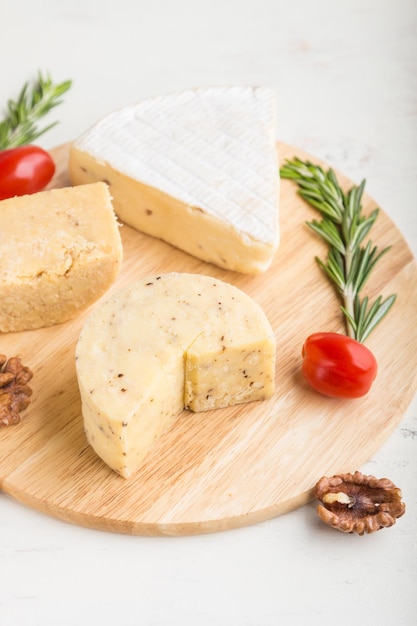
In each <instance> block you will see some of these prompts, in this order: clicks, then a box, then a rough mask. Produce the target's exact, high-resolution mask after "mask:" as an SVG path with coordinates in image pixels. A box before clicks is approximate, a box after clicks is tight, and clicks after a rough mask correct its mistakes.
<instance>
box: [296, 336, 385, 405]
mask: <svg viewBox="0 0 417 626" xmlns="http://www.w3.org/2000/svg"><path fill="white" fill-rule="evenodd" d="M302 356H303V365H302V372H303V375H304V378H305V379H306V380H307V382H308V383H310V385H311V386H312V387H313V389H315V390H316V391H319V392H320V393H322V394H323V395H325V396H330V397H332V398H360V397H362V396H364V395H365V394H367V393H368V391H369V389H370V388H371V385H372V383H373V381H374V380H375V377H376V374H377V371H378V366H377V362H376V359H375V357H374V355H373V354H372V352H371V351H370V350H369V349H368V348H367V347H366V346H364V345H363V344H362V343H359V341H356V340H355V339H351V338H350V337H347V336H346V335H340V334H339V333H314V334H313V335H310V337H307V339H306V341H305V342H304V345H303V349H302Z"/></svg>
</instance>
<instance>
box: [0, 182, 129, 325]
mask: <svg viewBox="0 0 417 626" xmlns="http://www.w3.org/2000/svg"><path fill="white" fill-rule="evenodd" d="M0 233H1V237H0V259H1V264H0V331H2V332H11V331H21V330H31V329H34V328H40V327H44V326H51V325H53V324H58V323H60V322H64V321H66V320H68V319H70V318H72V317H74V316H75V315H76V314H77V313H79V312H80V311H82V310H83V309H85V308H86V307H87V306H89V305H90V304H92V303H93V302H95V301H96V300H97V299H98V298H99V297H100V296H101V295H103V294H104V293H105V291H106V290H107V289H108V288H109V287H110V285H111V284H112V283H113V281H114V280H115V278H116V277H117V275H118V273H119V269H120V266H121V262H122V244H121V239H120V233H119V227H118V224H117V220H116V217H115V215H114V211H113V206H112V203H111V197H110V194H109V191H108V187H107V185H105V184H104V183H101V182H99V183H93V184H90V185H81V186H79V187H76V188H73V187H68V188H64V189H54V190H51V191H42V192H39V193H36V194H33V195H28V196H20V197H16V198H10V199H8V200H3V201H2V202H0Z"/></svg>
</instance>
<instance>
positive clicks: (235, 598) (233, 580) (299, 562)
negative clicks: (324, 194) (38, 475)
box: [0, 0, 417, 626]
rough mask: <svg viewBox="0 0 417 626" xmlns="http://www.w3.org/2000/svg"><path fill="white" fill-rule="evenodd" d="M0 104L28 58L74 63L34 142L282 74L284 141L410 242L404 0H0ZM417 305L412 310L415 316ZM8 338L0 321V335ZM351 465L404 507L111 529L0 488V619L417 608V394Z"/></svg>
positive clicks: (407, 14)
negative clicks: (333, 517) (205, 528)
mask: <svg viewBox="0 0 417 626" xmlns="http://www.w3.org/2000/svg"><path fill="white" fill-rule="evenodd" d="M0 23H1V37H0V53H1V55H0V58H1V60H2V61H1V73H0V107H2V106H3V105H4V104H5V103H6V101H7V99H8V98H15V97H16V96H17V94H18V92H19V90H20V88H21V86H22V84H23V83H24V82H25V81H27V80H29V79H31V78H33V77H34V76H35V74H36V71H37V70H38V69H41V70H45V71H46V70H48V71H50V73H51V75H52V77H53V79H54V80H55V81H56V82H59V81H63V80H65V79H67V78H71V79H73V81H74V82H73V87H72V88H71V91H70V92H69V93H68V94H66V95H65V97H64V104H63V105H61V106H60V107H59V108H58V109H56V110H55V112H54V113H52V115H51V118H50V120H51V121H52V119H59V120H60V124H59V125H58V126H57V127H55V128H54V129H53V130H51V131H50V132H49V133H48V134H47V135H45V137H44V138H43V139H42V140H39V141H38V143H40V144H41V145H43V146H44V147H45V148H50V147H53V146H54V145H57V144H60V143H63V142H66V141H69V140H71V139H73V138H75V137H76V136H77V135H79V134H80V133H81V132H83V131H84V130H85V129H86V128H87V127H88V126H89V125H90V124H92V123H94V122H95V121H96V120H97V119H98V118H99V117H101V116H102V115H103V114H105V113H107V112H109V111H111V110H113V109H115V108H118V107H120V106H123V105H125V104H130V103H131V102H135V101H137V100H140V99H142V98H145V97H148V96H152V95H157V94H163V93H166V92H170V91H177V90H180V89H182V88H187V87H192V86H207V85H213V84H235V83H236V84H239V83H244V84H260V85H265V86H270V87H272V88H273V89H275V91H276V93H277V98H278V131H277V138H278V139H280V140H281V141H284V142H287V143H290V144H292V145H295V146H298V147H299V148H302V149H304V150H307V151H308V152H310V153H312V154H314V155H316V156H318V157H320V158H322V159H324V160H326V161H327V162H328V163H329V164H330V165H332V166H333V167H335V168H336V169H339V170H341V171H343V173H344V174H346V175H347V176H349V177H350V178H351V179H353V180H354V181H355V182H360V180H362V178H366V179H367V191H368V193H369V194H370V195H371V196H372V197H373V198H375V200H376V201H377V202H378V203H379V204H380V205H381V207H382V208H383V209H384V211H385V212H386V213H388V215H389V216H390V217H391V219H392V220H393V221H394V222H395V223H396V225H397V226H398V227H399V228H400V230H401V231H402V233H403V235H404V237H405V239H406V240H407V242H408V244H409V245H410V246H411V248H412V250H413V252H414V254H415V255H416V253H417V148H416V145H417V89H416V87H417V80H416V77H417V5H416V3H415V1H414V0H395V1H394V0H392V1H389V0H352V1H348V0H342V1H339V2H336V1H335V0H314V2H313V1H311V0H310V1H309V0H300V1H293V2H290V1H288V0H286V1H285V2H284V1H283V0H210V1H206V2H199V1H198V0H194V1H192V0H176V1H172V2H170V1H169V0H163V1H158V0H113V1H112V2H110V1H109V0H72V2H65V3H61V2H57V1H56V0H37V1H36V2H35V1H34V0H11V1H7V0H0ZM415 323H417V316H416V320H415ZM0 352H1V337H0ZM358 469H361V470H362V471H364V472H367V473H372V474H374V475H376V476H378V477H382V476H387V477H389V478H391V479H392V480H393V481H394V482H395V483H396V484H397V485H398V486H400V487H401V488H402V490H403V494H404V500H405V501H406V503H407V513H406V515H405V516H404V517H403V518H402V519H400V520H399V521H398V523H397V524H396V525H395V526H394V527H393V528H391V529H387V530H382V531H380V532H378V533H375V534H373V535H369V536H365V537H357V536H351V535H343V534H342V533H338V532H336V531H333V530H331V529H329V528H327V527H326V526H324V525H323V524H321V522H319V521H318V519H317V516H316V513H315V505H314V504H313V503H312V504H311V505H307V506H304V507H302V508H301V509H298V510H296V511H293V512H291V513H289V514H287V515H285V516H282V517H279V518H276V519H273V520H270V521H267V522H264V523H261V524H258V525H256V526H251V527H248V528H242V529H237V530H231V531H227V532H223V533H218V534H213V535H203V536H198V537H182V538H146V537H130V536H123V535H115V534H110V533H105V532H100V531H95V530H90V529H85V528H79V527H76V526H72V525H70V524H67V523H64V522H61V521H59V520H56V519H54V518H50V517H48V516H46V515H43V514H41V513H38V512H36V511H33V510H30V509H28V508H27V507H25V506H23V505H21V504H19V503H17V502H15V501H13V500H12V499H11V498H10V497H9V496H7V495H6V494H4V493H2V492H0V624H1V625H2V626H26V625H27V626H29V625H30V626H37V625H39V626H49V625H51V626H52V625H53V626H67V625H68V626H69V625H71V626H72V625H77V626H83V625H84V624H86V625H87V624H88V625H89V624H94V625H95V624H98V625H100V626H101V625H102V626H107V625H110V624H123V625H129V626H130V625H135V626H136V625H146V626H148V625H149V626H154V625H155V626H162V625H164V626H165V625H171V624H173V625H177V624H178V625H181V626H229V625H236V626H273V625H277V624H283V625H284V626H292V625H293V624H297V625H298V624H309V625H313V626H314V625H319V624H320V626H327V625H329V626H330V625H333V624H338V626H344V625H347V624H352V623H355V624H369V625H374V624H375V625H378V626H385V625H386V626H388V625H391V624H395V625H396V626H412V625H413V624H416V623H417V618H416V615H417V593H416V583H417V523H416V518H417V480H416V479H417V472H416V470H417V401H416V400H414V402H413V403H412V404H411V406H410V407H409V409H408V411H407V412H406V414H405V416H404V418H403V420H402V422H401V424H400V425H399V426H398V428H397V429H396V431H395V432H394V434H393V435H392V436H391V438H390V439H389V440H388V441H387V442H386V444H385V445H384V446H383V447H382V448H381V450H380V451H379V452H378V453H377V454H376V455H375V456H374V457H373V458H372V459H370V460H369V462H368V463H366V464H365V465H364V466H363V467H362V468H358Z"/></svg>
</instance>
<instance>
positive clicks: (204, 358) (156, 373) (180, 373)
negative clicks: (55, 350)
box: [76, 273, 275, 478]
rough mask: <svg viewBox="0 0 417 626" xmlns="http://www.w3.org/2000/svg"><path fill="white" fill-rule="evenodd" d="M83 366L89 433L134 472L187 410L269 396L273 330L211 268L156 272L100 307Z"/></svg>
mask: <svg viewBox="0 0 417 626" xmlns="http://www.w3.org/2000/svg"><path fill="white" fill-rule="evenodd" d="M76 370H77V378H78V384H79V389H80V394H81V400H82V413H83V419H84V427H85V432H86V435H87V439H88V441H89V443H90V444H91V446H92V447H93V448H94V450H95V451H96V453H97V454H98V456H100V457H101V458H102V459H103V460H104V461H105V462H106V463H107V464H108V465H109V466H110V467H111V468H112V469H114V470H115V471H116V472H118V473H119V474H121V475H122V476H124V477H125V478H127V477H128V476H130V475H131V474H132V473H133V472H134V471H135V470H136V469H137V468H138V466H139V465H140V463H141V462H142V461H143V459H144V458H145V456H146V455H147V454H148V452H149V451H150V450H151V448H152V447H153V445H154V444H155V442H156V441H157V440H158V438H159V437H160V435H161V434H162V433H163V432H164V431H166V430H167V429H168V428H169V427H170V426H171V425H172V424H173V422H174V420H175V419H176V418H177V417H178V415H179V413H180V412H181V410H182V409H183V408H189V409H191V410H193V411H206V410H209V409H217V408H222V407H227V406H231V405H234V404H238V403H243V402H250V401H258V400H264V399H266V398H269V397H270V396H271V395H272V394H273V393H274V389H275V336H274V333H273V330H272V328H271V326H270V324H269V322H268V320H267V318H266V316H265V314H264V312H263V310H262V309H261V307H260V306H259V305H258V304H257V303H256V302H255V301H254V300H253V299H252V298H250V297H249V296H248V295H247V294H245V293H244V292H243V291H241V290H240V289H238V288H237V287H234V286H232V285H230V284H228V283H225V282H222V281H220V280H218V279H215V278H212V277H210V276H203V275H196V274H181V273H169V274H161V275H154V276H151V277H149V278H147V279H145V280H143V281H140V282H136V283H134V284H132V285H129V286H127V287H125V288H124V289H123V290H122V291H120V292H119V293H117V294H115V295H113V296H112V297H111V298H109V299H107V300H106V301H105V302H104V303H102V304H101V305H99V306H97V307H96V308H95V309H94V311H93V312H92V313H91V314H90V316H89V318H88V319H87V321H86V323H85V324H84V327H83V329H82V331H81V334H80V337H79V340H78V343H77V348H76ZM202 419H203V418H202Z"/></svg>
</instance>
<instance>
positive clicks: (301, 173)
mask: <svg viewBox="0 0 417 626" xmlns="http://www.w3.org/2000/svg"><path fill="white" fill-rule="evenodd" d="M280 174H281V177H282V178H288V179H291V180H293V181H295V182H296V183H297V185H298V188H299V189H298V192H299V194H300V196H301V197H302V198H304V200H306V201H307V202H308V203H309V204H310V205H311V206H313V207H314V208H316V209H317V210H318V211H319V212H320V214H321V216H322V219H321V220H320V221H319V220H316V219H313V220H312V221H311V222H307V225H308V226H309V228H311V229H312V230H313V231H314V232H315V233H317V234H318V235H319V236H320V237H321V238H322V239H324V240H325V241H326V242H327V244H328V245H329V252H328V256H327V259H326V261H323V260H321V259H320V258H318V257H316V261H317V263H318V264H319V266H320V267H321V268H322V270H323V271H324V272H325V273H326V275H327V276H328V278H329V279H330V280H331V281H332V282H333V283H334V284H335V285H336V288H337V290H338V292H339V294H340V295H341V297H342V301H343V305H342V306H341V310H342V311H343V314H344V315H345V318H346V323H347V334H348V335H349V336H350V337H353V338H354V339H356V340H357V341H360V342H361V343H363V342H364V341H365V339H366V338H367V337H368V336H369V335H370V333H371V332H372V331H373V329H374V328H375V327H376V325H377V324H378V323H379V322H380V321H381V320H382V319H383V317H385V315H386V314H387V313H388V311H389V309H390V308H391V307H392V305H393V304H394V301H395V298H396V295H395V294H393V295H390V296H389V297H387V298H386V299H385V300H383V299H382V296H379V297H378V298H377V299H376V300H375V301H374V302H373V304H370V302H369V298H368V297H367V296H365V297H364V298H363V299H361V298H360V296H359V293H360V292H361V290H362V288H363V286H364V284H365V283H366V281H367V280H368V278H369V275H370V274H371V272H372V270H373V269H374V267H375V265H376V263H377V262H378V261H379V259H380V258H381V257H382V255H384V254H385V253H386V252H388V250H389V247H387V248H384V249H383V250H380V251H378V248H377V246H373V245H372V242H371V241H368V242H367V243H366V245H365V244H364V245H361V244H362V243H363V242H364V239H365V237H366V236H367V234H368V233H369V231H370V229H371V228H372V225H373V224H374V222H375V220H376V218H377V217H378V213H379V209H374V210H373V211H372V213H370V215H368V216H365V215H363V213H362V204H361V200H362V195H363V192H364V188H365V181H362V183H361V184H360V185H359V186H358V187H356V186H354V187H352V188H351V189H349V191H347V192H346V193H345V192H344V191H343V190H342V188H341V187H340V185H339V182H338V180H337V177H336V175H335V173H334V171H333V170H332V169H329V170H327V171H324V170H323V168H322V167H320V166H318V165H314V164H313V163H310V162H309V161H302V160H301V159H299V158H297V157H295V158H294V159H293V160H288V159H287V160H286V161H285V163H284V165H283V166H282V168H281V170H280Z"/></svg>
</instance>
